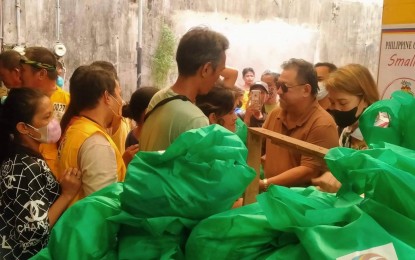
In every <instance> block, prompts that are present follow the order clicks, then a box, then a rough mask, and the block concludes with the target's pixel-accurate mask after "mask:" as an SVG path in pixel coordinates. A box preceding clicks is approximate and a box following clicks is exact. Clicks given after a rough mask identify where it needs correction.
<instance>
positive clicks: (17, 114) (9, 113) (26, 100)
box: [0, 88, 46, 162]
mask: <svg viewBox="0 0 415 260" xmlns="http://www.w3.org/2000/svg"><path fill="white" fill-rule="evenodd" d="M43 97H46V96H45V94H43V93H42V92H40V91H39V90H37V89H31V88H14V89H11V90H10V92H9V95H8V97H7V98H6V100H5V101H4V104H0V143H1V144H2V145H1V149H0V162H3V161H4V160H5V159H6V158H7V156H9V155H11V153H12V148H13V146H14V145H13V142H18V141H19V139H18V135H19V133H18V132H17V129H16V125H17V124H18V123H19V122H23V123H26V124H32V120H33V117H34V115H35V113H36V111H37V107H38V104H39V101H40V100H41V99H42V98H43Z"/></svg>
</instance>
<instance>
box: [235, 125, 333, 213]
mask: <svg viewBox="0 0 415 260" xmlns="http://www.w3.org/2000/svg"><path fill="white" fill-rule="evenodd" d="M264 138H266V139H271V142H272V143H273V144H275V145H280V146H282V147H286V148H288V149H293V150H296V151H299V152H301V153H302V154H305V155H309V156H313V157H316V158H321V159H323V158H324V156H325V155H326V154H327V152H328V149H327V148H324V147H321V146H318V145H314V144H310V143H307V142H304V141H302V140H299V139H296V138H292V137H289V136H286V135H283V134H279V133H276V132H274V131H271V130H267V129H264V128H260V127H249V128H248V143H247V146H248V165H249V166H251V167H252V168H254V169H255V171H256V173H257V175H256V177H255V179H254V180H253V181H252V182H251V184H249V186H248V187H247V188H246V191H245V194H244V202H243V204H244V205H247V204H251V203H253V202H256V195H258V193H259V174H260V167H261V150H262V140H263V139H264Z"/></svg>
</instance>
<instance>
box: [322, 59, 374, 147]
mask: <svg viewBox="0 0 415 260" xmlns="http://www.w3.org/2000/svg"><path fill="white" fill-rule="evenodd" d="M325 84H326V89H327V91H328V93H329V99H330V109H329V110H328V111H329V112H330V113H331V114H332V116H333V117H334V120H335V121H336V124H337V125H338V126H339V128H341V129H343V130H342V132H341V135H340V146H344V147H350V148H354V149H359V150H361V149H365V148H367V145H366V143H364V140H363V136H362V134H361V132H360V130H359V121H358V119H359V117H360V115H361V114H362V113H363V111H364V110H365V109H366V108H367V107H368V106H370V105H371V104H373V103H374V102H376V101H378V100H379V92H378V88H377V86H376V83H375V80H374V79H373V77H372V75H371V74H370V72H369V70H368V69H367V68H366V67H364V66H362V65H359V64H349V65H346V66H344V67H341V68H340V69H338V70H337V71H335V72H333V73H332V74H331V75H330V77H329V78H328V79H327V80H326V82H325Z"/></svg>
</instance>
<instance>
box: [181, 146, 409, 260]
mask: <svg viewBox="0 0 415 260" xmlns="http://www.w3.org/2000/svg"><path fill="white" fill-rule="evenodd" d="M379 146H380V144H379ZM326 161H327V162H328V165H329V167H330V169H331V170H332V171H333V174H334V175H335V176H336V177H337V178H338V179H339V180H341V181H342V183H343V186H342V188H341V189H340V191H339V192H338V194H337V196H336V195H334V194H328V193H324V192H320V191H318V190H315V188H313V187H309V188H305V189H304V188H291V189H289V188H286V187H280V186H271V187H270V188H269V190H268V192H266V193H262V194H260V195H258V197H257V199H258V202H257V203H256V204H253V205H249V206H246V207H243V208H240V209H235V210H230V211H227V212H224V213H220V214H217V215H214V216H211V217H209V218H207V219H205V220H203V221H201V222H200V223H199V224H198V225H197V226H196V227H195V228H194V229H193V230H192V233H191V234H190V237H189V239H188V242H187V245H186V257H188V259H215V260H216V259H241V258H242V259H413V256H414V255H415V236H413V234H414V232H415V220H414V219H415V202H414V200H413V195H414V194H415V192H414V191H415V188H414V187H415V176H414V175H415V152H414V151H412V150H408V149H405V148H402V147H397V146H394V145H390V144H384V145H383V147H382V148H376V149H373V150H366V151H356V150H353V149H348V148H335V149H332V150H330V151H329V153H328V154H327V156H326ZM361 194H363V195H364V198H363V197H362V196H360V195H361ZM370 257H372V258H370Z"/></svg>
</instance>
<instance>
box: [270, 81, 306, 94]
mask: <svg viewBox="0 0 415 260" xmlns="http://www.w3.org/2000/svg"><path fill="white" fill-rule="evenodd" d="M276 85H277V90H279V89H280V88H281V89H282V92H284V93H286V92H287V91H288V89H289V88H295V87H298V86H303V85H307V83H305V84H298V85H295V86H287V84H285V83H283V82H277V84H276Z"/></svg>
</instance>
